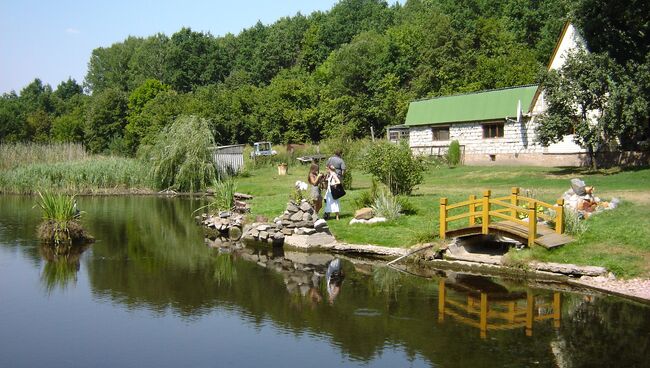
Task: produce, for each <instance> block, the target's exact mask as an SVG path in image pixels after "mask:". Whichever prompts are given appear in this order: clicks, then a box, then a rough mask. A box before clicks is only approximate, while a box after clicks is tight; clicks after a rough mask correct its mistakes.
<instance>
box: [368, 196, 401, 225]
mask: <svg viewBox="0 0 650 368" xmlns="http://www.w3.org/2000/svg"><path fill="white" fill-rule="evenodd" d="M370 208H372V211H373V213H374V214H375V215H376V216H379V217H385V218H386V219H387V220H394V219H396V218H398V217H399V214H400V212H402V205H400V203H399V200H398V199H397V197H396V196H394V195H392V194H391V193H390V192H388V191H386V190H380V191H379V193H377V197H376V198H375V202H374V203H373V204H372V206H371V207H370Z"/></svg>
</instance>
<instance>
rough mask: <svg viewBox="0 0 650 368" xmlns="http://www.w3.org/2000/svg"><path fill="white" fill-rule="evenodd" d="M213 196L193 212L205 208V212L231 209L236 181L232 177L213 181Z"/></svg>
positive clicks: (233, 202)
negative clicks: (208, 201)
mask: <svg viewBox="0 0 650 368" xmlns="http://www.w3.org/2000/svg"><path fill="white" fill-rule="evenodd" d="M213 186H214V198H213V200H212V201H210V203H208V204H206V205H205V206H201V207H199V208H197V209H196V210H194V213H196V212H201V211H203V210H206V211H207V212H218V211H231V210H233V209H234V208H235V193H236V192H237V181H236V180H235V179H234V178H232V177H229V178H226V179H223V180H219V181H215V182H214V184H213Z"/></svg>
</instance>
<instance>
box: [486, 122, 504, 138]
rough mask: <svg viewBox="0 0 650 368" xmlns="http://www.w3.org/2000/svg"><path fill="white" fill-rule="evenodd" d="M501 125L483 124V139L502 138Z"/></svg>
mask: <svg viewBox="0 0 650 368" xmlns="http://www.w3.org/2000/svg"><path fill="white" fill-rule="evenodd" d="M502 137H503V123H492V124H483V138H502Z"/></svg>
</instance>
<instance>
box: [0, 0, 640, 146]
mask: <svg viewBox="0 0 650 368" xmlns="http://www.w3.org/2000/svg"><path fill="white" fill-rule="evenodd" d="M637 2H638V1H636V0H635V1H632V2H631V3H632V4H627V5H624V6H623V7H627V8H626V9H627V11H628V13H623V14H622V15H617V14H616V13H612V14H614V15H612V14H605V13H604V14H602V15H599V14H596V15H594V14H589V13H588V11H587V10H589V9H592V8H594V7H596V8H597V7H598V6H599V5H602V6H610V5H611V4H607V2H606V1H603V0H581V1H578V2H577V5H576V4H571V3H570V2H569V1H567V0H504V1H491V0H408V1H407V2H406V3H405V4H404V5H400V4H392V5H391V4H389V3H387V2H385V1H380V0H341V1H340V2H339V3H337V4H336V5H335V6H333V7H332V8H331V9H330V10H329V11H325V12H314V13H312V14H309V15H302V14H299V13H298V14H296V15H294V16H290V17H284V18H281V19H279V20H278V21H276V22H275V23H273V24H270V25H264V24H261V23H259V22H258V23H257V24H255V25H253V26H252V27H250V28H247V29H245V30H243V31H242V32H241V33H239V34H238V35H233V34H227V35H224V36H213V35H211V34H209V33H204V32H197V31H194V30H192V29H189V28H183V29H181V30H179V31H178V32H176V33H174V34H173V35H171V36H167V35H165V34H155V35H152V36H149V37H129V38H127V39H125V40H123V41H122V42H117V43H115V44H113V45H111V46H110V47H100V48H96V49H95V50H93V52H92V54H91V55H90V60H89V62H88V72H87V75H86V77H85V80H84V81H83V82H81V83H80V82H78V81H75V80H73V79H69V80H67V81H62V82H61V83H60V84H59V85H58V86H57V87H56V88H55V89H53V88H52V87H51V86H49V85H47V84H43V83H42V82H41V81H40V80H39V79H35V80H34V81H33V82H32V83H30V84H29V85H27V86H26V87H24V88H23V89H22V90H21V91H20V93H19V94H17V93H15V92H11V93H6V94H4V95H3V96H2V97H1V98H0V143H9V142H38V143H47V142H78V143H83V144H84V145H85V147H86V148H87V149H88V150H89V151H90V152H93V153H111V154H119V155H135V154H136V153H137V152H138V150H139V148H140V147H141V146H151V145H152V144H154V143H155V140H156V138H157V137H158V135H159V133H160V132H161V131H162V130H163V128H165V127H167V126H170V125H171V123H172V122H173V121H174V120H175V119H176V118H177V117H179V116H182V115H194V116H197V117H199V118H201V119H205V120H206V121H208V122H209V125H210V129H211V131H212V133H213V135H214V139H215V141H216V142H217V143H218V144H220V145H224V144H234V143H251V142H255V141H260V140H269V141H272V142H274V143H300V142H318V141H320V140H321V139H323V138H326V137H332V136H345V137H362V136H368V135H369V133H370V128H371V127H372V128H373V129H374V132H375V133H376V134H383V132H385V128H386V127H387V126H391V125H397V124H402V123H403V122H404V118H405V115H406V110H407V108H408V103H409V102H410V101H412V100H414V99H418V98H425V97H433V96H441V95H448V94H453V93H462V92H473V91H479V90H484V89H492V88H502V87H510V86H516V85H524V84H530V83H536V82H537V81H539V80H540V75H541V74H542V71H543V70H544V67H545V65H546V63H547V62H548V59H549V57H550V55H551V52H552V50H553V47H554V45H555V42H556V40H557V37H558V36H559V33H560V31H561V29H562V26H563V24H564V22H565V21H566V20H567V19H568V17H569V16H570V15H571V14H572V15H573V17H574V19H573V20H574V21H576V23H577V24H578V26H579V28H581V29H583V30H585V36H586V38H587V41H588V42H589V44H590V45H595V49H596V50H595V51H601V52H605V53H609V54H610V55H611V56H612V58H613V59H614V60H615V61H616V62H618V63H619V64H620V65H627V64H629V63H630V62H631V61H632V62H636V63H637V64H641V65H650V64H649V63H648V62H647V59H648V58H647V57H646V55H647V51H648V42H647V41H648V40H647V37H648V35H647V33H646V32H647V28H648V24H647V23H648V22H645V21H644V20H643V19H640V20H639V19H638V18H639V17H642V18H643V17H645V18H647V15H641V16H638V15H635V14H644V12H643V11H642V10H641V11H640V13H636V12H639V9H635V8H634V7H633V5H635V4H636V3H637ZM638 3H639V4H637V5H640V6H641V7H642V8H643V7H645V8H647V7H648V6H647V5H644V2H643V1H641V2H638ZM603 4H604V5H603ZM610 7H611V6H610ZM576 9H577V11H576ZM614 10H615V11H618V10H617V9H614ZM619 13H620V12H619ZM645 14H647V13H645ZM608 16H609V17H612V16H613V17H616V16H620V17H627V18H629V19H628V23H630V24H622V25H621V24H618V23H616V22H612V21H611V19H609V18H608ZM599 21H601V22H603V24H605V23H607V22H609V23H607V24H610V23H611V24H613V25H614V26H618V27H619V29H626V28H629V27H634V26H638V27H641V31H640V33H641V34H642V35H641V39H634V37H632V39H631V40H630V39H629V37H628V38H625V37H624V36H626V35H625V32H623V36H620V37H619V38H620V39H613V38H615V37H616V36H611V37H610V36H608V38H605V37H600V38H599V37H598V36H597V35H598V34H601V35H602V34H603V32H602V28H601V29H599V28H598V27H599V25H598V22H599ZM637 21H638V22H640V23H639V24H638V25H635V24H632V23H634V22H637ZM643 22H645V23H643ZM590 27H591V28H590ZM643 27H645V28H643ZM590 35H596V36H595V37H590ZM608 35H609V34H608ZM632 36H634V35H632ZM592 39H593V40H594V41H595V42H592ZM626 41H629V42H632V43H633V44H631V45H630V44H629V42H628V44H627V45H626V44H625V42H626ZM639 45H640V46H641V48H640V49H639V47H638V46H639ZM628 47H635V51H634V52H630V51H629V49H628ZM599 48H600V49H599ZM617 50H618V53H617ZM625 50H627V51H625ZM626 52H627V54H626ZM630 53H632V54H633V55H629V54H630ZM644 63H645V64H644ZM635 65H636V64H635ZM649 86H650V84H649ZM646 94H647V95H650V93H647V91H646ZM646 124H647V121H646ZM646 128H647V127H646Z"/></svg>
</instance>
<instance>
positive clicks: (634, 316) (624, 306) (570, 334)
mask: <svg viewBox="0 0 650 368" xmlns="http://www.w3.org/2000/svg"><path fill="white" fill-rule="evenodd" d="M568 313H569V315H570V318H565V319H564V322H563V323H562V327H561V328H560V333H559V335H558V340H557V341H556V342H555V343H554V344H553V347H554V352H555V353H556V355H559V359H558V361H562V362H564V363H565V364H566V365H565V366H566V367H647V366H649V364H650V333H649V331H650V308H649V307H643V306H639V305H636V304H633V303H626V302H621V301H620V300H618V301H616V300H613V299H612V298H595V299H592V298H591V297H589V298H587V297H585V298H581V299H578V298H576V299H575V300H574V302H573V304H572V305H570V306H569V312H568Z"/></svg>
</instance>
